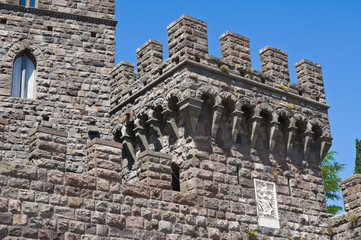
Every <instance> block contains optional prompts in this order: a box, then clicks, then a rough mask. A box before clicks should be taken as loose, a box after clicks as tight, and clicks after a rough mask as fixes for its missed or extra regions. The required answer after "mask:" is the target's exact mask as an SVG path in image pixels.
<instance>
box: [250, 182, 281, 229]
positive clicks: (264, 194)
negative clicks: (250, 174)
mask: <svg viewBox="0 0 361 240" xmlns="http://www.w3.org/2000/svg"><path fill="white" fill-rule="evenodd" d="M254 190H255V193H256V203H257V214H258V225H259V226H263V227H269V228H280V223H279V218H278V207H277V195H276V184H275V183H273V182H266V181H262V180H258V179H255V180H254Z"/></svg>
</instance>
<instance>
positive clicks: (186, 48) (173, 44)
mask: <svg viewBox="0 0 361 240" xmlns="http://www.w3.org/2000/svg"><path fill="white" fill-rule="evenodd" d="M167 31H168V55H169V58H171V59H172V62H175V63H179V62H181V61H183V60H184V59H190V60H193V61H196V62H199V61H200V59H202V58H204V56H205V55H206V54H208V37H207V23H206V22H203V21H201V20H198V19H195V18H193V17H190V16H188V15H182V16H181V17H180V18H178V19H177V20H176V21H174V22H173V23H171V24H170V25H169V26H168V27H167Z"/></svg>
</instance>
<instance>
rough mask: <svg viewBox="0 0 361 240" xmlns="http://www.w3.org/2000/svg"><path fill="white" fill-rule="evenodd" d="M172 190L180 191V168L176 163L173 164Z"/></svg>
mask: <svg viewBox="0 0 361 240" xmlns="http://www.w3.org/2000/svg"><path fill="white" fill-rule="evenodd" d="M172 190H173V191H178V192H179V191H180V182H179V167H178V165H177V164H175V163H172Z"/></svg>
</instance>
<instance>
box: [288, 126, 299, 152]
mask: <svg viewBox="0 0 361 240" xmlns="http://www.w3.org/2000/svg"><path fill="white" fill-rule="evenodd" d="M296 129H297V128H296V127H295V126H293V125H291V126H290V127H289V128H288V129H287V156H290V155H291V152H292V149H293V143H294V141H295V137H296Z"/></svg>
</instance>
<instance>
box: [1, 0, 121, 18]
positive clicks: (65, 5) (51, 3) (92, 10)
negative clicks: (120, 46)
mask: <svg viewBox="0 0 361 240" xmlns="http://www.w3.org/2000/svg"><path fill="white" fill-rule="evenodd" d="M34 2H35V6H28V7H27V6H26V4H27V3H25V6H22V5H21V2H20V1H19V0H0V4H7V5H8V6H0V7H1V8H2V7H5V8H9V9H10V8H11V9H12V10H16V11H29V12H38V13H39V10H40V11H45V12H43V13H45V14H46V12H48V14H49V13H50V12H57V15H58V16H61V13H63V14H72V15H74V16H75V15H78V16H86V17H90V18H96V19H107V20H110V21H109V22H111V21H113V22H114V20H115V2H114V1H113V0H102V1H97V2H96V3H94V2H92V1H87V0H78V1H71V0H62V1H59V0H35V1H34Z"/></svg>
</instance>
